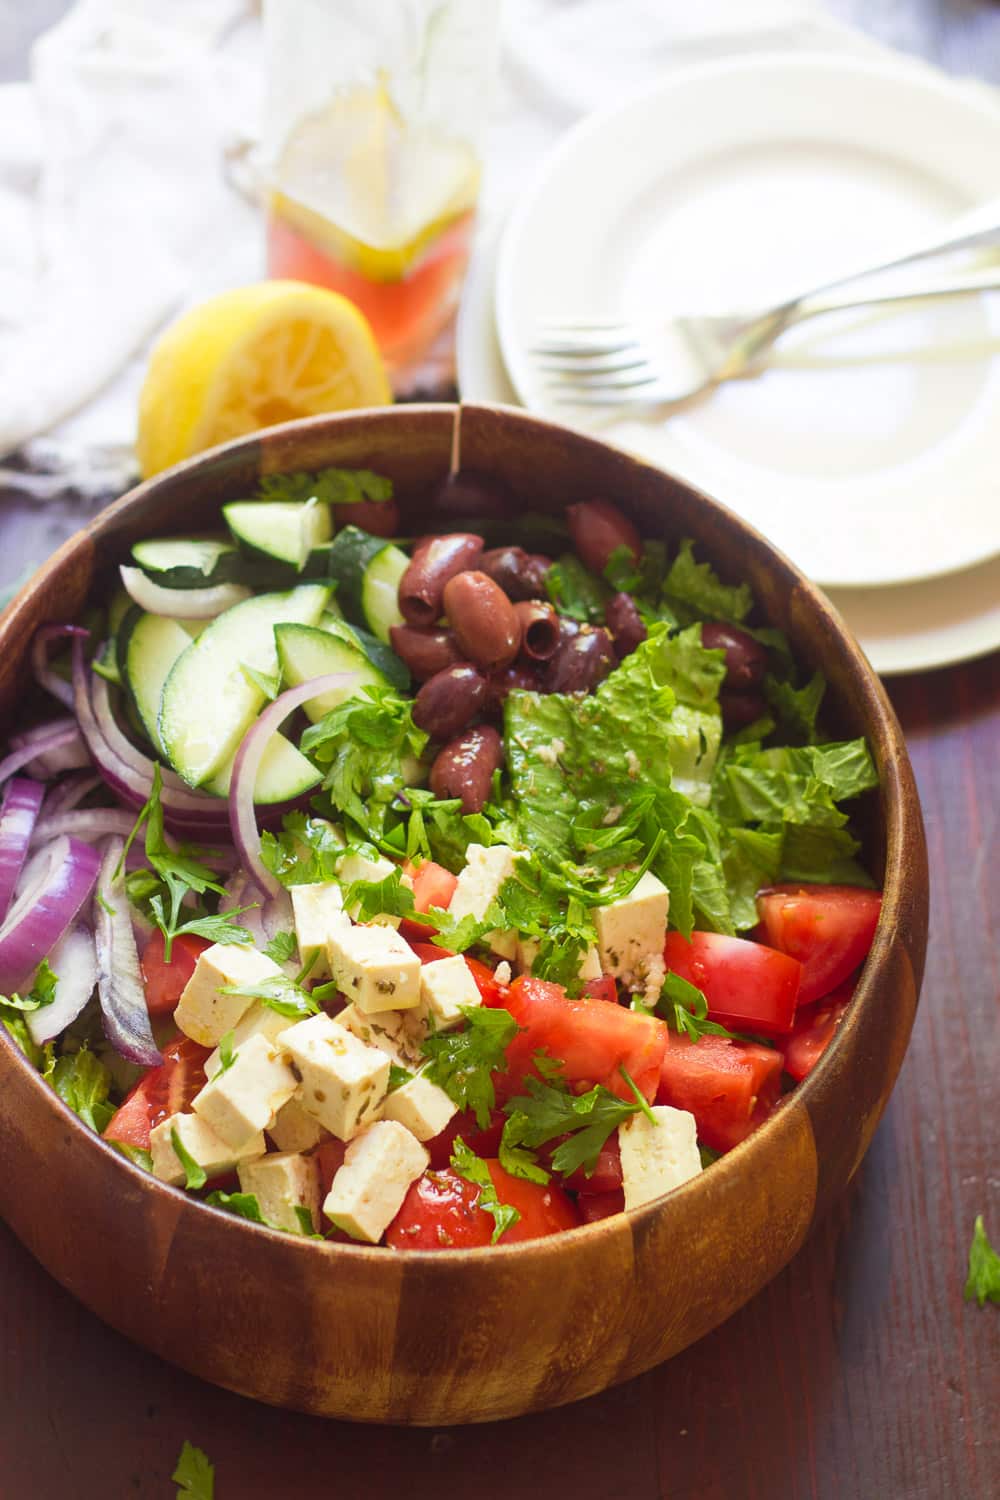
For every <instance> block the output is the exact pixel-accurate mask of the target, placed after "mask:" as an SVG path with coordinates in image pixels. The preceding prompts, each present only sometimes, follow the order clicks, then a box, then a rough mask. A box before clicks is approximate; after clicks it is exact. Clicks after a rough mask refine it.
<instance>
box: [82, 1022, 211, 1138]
mask: <svg viewBox="0 0 1000 1500" xmlns="http://www.w3.org/2000/svg"><path fill="white" fill-rule="evenodd" d="M207 1056H208V1048H207V1047H199V1046H198V1043H197V1042H192V1041H190V1040H189V1038H188V1037H176V1038H175V1039H174V1040H173V1041H172V1042H170V1043H168V1045H167V1046H166V1047H164V1048H163V1061H162V1062H161V1063H158V1064H157V1066H156V1067H155V1068H150V1069H149V1070H148V1072H146V1073H144V1074H143V1075H142V1077H141V1078H140V1079H139V1082H138V1083H137V1084H135V1085H134V1086H133V1087H132V1089H131V1090H130V1091H129V1093H128V1094H127V1096H126V1098H125V1102H124V1103H123V1104H122V1105H121V1107H120V1108H119V1109H118V1110H116V1112H115V1113H114V1114H113V1115H112V1117H111V1120H110V1121H109V1123H108V1128H107V1130H105V1132H104V1135H105V1138H106V1139H107V1140H112V1141H123V1142H124V1143H125V1144H126V1145H128V1146H141V1147H142V1148H143V1150H145V1151H148V1150H149V1133H150V1131H151V1130H152V1129H154V1127H155V1126H157V1125H159V1124H160V1123H161V1121H163V1120H165V1119H166V1118H167V1117H168V1115H176V1114H179V1113H183V1112H184V1111H185V1110H187V1109H190V1107H191V1100H192V1099H193V1098H194V1096H195V1094H197V1093H198V1092H199V1091H200V1090H201V1089H202V1088H203V1087H204V1084H205V1059H206V1058H207Z"/></svg>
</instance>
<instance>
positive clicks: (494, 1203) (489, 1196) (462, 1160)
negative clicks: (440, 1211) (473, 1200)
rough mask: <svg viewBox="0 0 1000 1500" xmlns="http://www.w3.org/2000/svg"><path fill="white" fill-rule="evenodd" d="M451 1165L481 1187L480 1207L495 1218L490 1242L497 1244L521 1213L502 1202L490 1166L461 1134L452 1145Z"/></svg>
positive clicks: (461, 1174) (468, 1180) (459, 1173)
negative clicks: (468, 1144)
mask: <svg viewBox="0 0 1000 1500" xmlns="http://www.w3.org/2000/svg"><path fill="white" fill-rule="evenodd" d="M451 1165H452V1169H453V1171H455V1172H457V1173H458V1175H459V1177H464V1178H465V1181H466V1182H471V1183H473V1184H474V1185H475V1186H476V1187H478V1188H479V1207H480V1208H483V1209H485V1210H486V1212H487V1213H488V1214H490V1215H491V1217H492V1219H493V1223H494V1229H493V1233H492V1235H491V1236H490V1244H491V1245H495V1244H496V1242H497V1240H498V1239H499V1238H500V1236H501V1235H502V1234H503V1233H504V1232H505V1230H508V1229H510V1228H511V1226H512V1225H514V1224H516V1223H517V1222H518V1220H519V1219H520V1217H521V1215H520V1214H519V1213H518V1211H517V1209H516V1208H514V1206H513V1205H512V1204H510V1203H501V1202H500V1199H499V1198H498V1197H497V1190H496V1187H495V1186H494V1183H493V1178H492V1177H491V1176H490V1169H489V1167H488V1166H487V1165H486V1163H485V1162H484V1161H483V1159H482V1157H480V1156H477V1155H476V1153H475V1152H474V1151H473V1150H472V1149H471V1148H470V1147H469V1146H467V1145H466V1144H465V1142H464V1141H463V1140H462V1138H461V1136H459V1137H458V1138H457V1139H456V1141H455V1144H454V1146H453V1147H452V1153H451Z"/></svg>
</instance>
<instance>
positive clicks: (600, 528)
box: [566, 500, 642, 574]
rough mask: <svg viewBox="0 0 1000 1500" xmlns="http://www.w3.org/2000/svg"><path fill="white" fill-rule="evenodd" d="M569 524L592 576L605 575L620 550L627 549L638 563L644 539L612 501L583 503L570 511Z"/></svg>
mask: <svg viewBox="0 0 1000 1500" xmlns="http://www.w3.org/2000/svg"><path fill="white" fill-rule="evenodd" d="M566 520H567V521H568V522H569V534H570V536H571V537H572V538H573V546H574V547H575V548H576V552H577V556H578V557H579V558H580V561H581V562H582V563H584V564H585V565H586V566H587V567H588V568H590V570H591V572H593V573H601V574H603V572H604V569H605V567H606V566H607V562H608V558H609V557H610V556H611V554H612V552H616V551H617V550H618V548H619V547H627V548H628V550H629V551H630V552H631V554H632V556H633V557H634V558H635V560H636V562H638V560H639V553H640V551H641V549H642V538H641V537H640V536H639V533H638V531H637V530H636V528H635V525H634V524H633V522H631V521H630V520H629V518H628V516H626V515H625V514H624V512H623V511H620V510H619V509H618V507H617V505H612V504H611V503H610V501H608V500H581V501H580V503H579V504H578V505H570V506H569V507H568V508H567V511H566Z"/></svg>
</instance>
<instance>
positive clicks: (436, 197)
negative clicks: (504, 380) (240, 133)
mask: <svg viewBox="0 0 1000 1500" xmlns="http://www.w3.org/2000/svg"><path fill="white" fill-rule="evenodd" d="M498 9H499V0H265V5H264V20H265V40H266V48H267V106H266V118H265V170H266V172H267V182H268V193H267V204H268V208H267V220H268V222H267V236H268V270H269V273H270V275H271V276H273V277H290V278H292V279H294V280H299V281H310V282H316V283H317V284H319V285H320V286H325V287H331V288H332V289H333V290H334V291H337V292H341V293H343V295H344V296H346V297H349V298H350V300H351V301H352V302H354V303H355V304H356V305H357V306H358V307H359V308H360V309H361V311H362V312H363V313H364V314H365V316H366V317H367V319H368V320H369V322H370V323H371V326H372V329H373V332H374V334H375V338H376V340H377V342H378V344H379V347H380V349H381V351H382V354H383V356H384V358H385V360H386V363H387V365H388V366H389V369H390V371H391V372H392V373H393V375H398V374H399V372H400V371H402V370H404V369H405V368H407V367H412V366H413V365H414V364H415V362H417V361H418V360H419V359H420V357H421V356H422V355H423V354H424V353H425V352H426V351H427V349H428V348H429V346H430V345H431V344H432V342H433V341H434V339H435V338H436V336H437V335H438V334H439V333H440V332H441V330H442V328H443V327H444V326H445V324H446V323H447V322H448V320H449V318H450V317H451V314H452V313H453V311H454V309H455V306H456V304H457V301H458V296H459V293H460V290H461V283H462V277H463V274H464V272H465V267H466V264H467V261H468V257H469V250H470V242H471V237H472V230H473V223H474V218H475V211H476V202H477V198H478V195H479V186H480V176H481V158H480V152H481V144H482V137H483V132H484V128H485V125H486V111H487V103H488V94H489V85H490V81H491V76H492V71H493V66H494V62H495V53H496V34H497V19H498Z"/></svg>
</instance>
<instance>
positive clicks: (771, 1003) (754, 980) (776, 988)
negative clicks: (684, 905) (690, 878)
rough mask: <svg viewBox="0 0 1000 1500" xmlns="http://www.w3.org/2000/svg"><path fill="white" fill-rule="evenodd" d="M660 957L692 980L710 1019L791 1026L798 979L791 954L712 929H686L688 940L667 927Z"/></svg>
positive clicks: (744, 1025) (753, 1026)
mask: <svg viewBox="0 0 1000 1500" xmlns="http://www.w3.org/2000/svg"><path fill="white" fill-rule="evenodd" d="M663 961H664V963H665V964H666V966H667V968H668V969H669V970H672V971H673V972H674V973H675V974H679V975H680V976H681V978H682V979H686V980H688V982H689V983H690V984H695V985H697V986H698V988H699V989H700V990H701V991H702V993H703V994H704V996H705V999H706V1000H707V1001H708V1014H709V1016H710V1018H711V1019H712V1020H713V1021H719V1022H720V1023H721V1024H722V1025H723V1026H728V1027H729V1028H730V1029H731V1030H737V1031H759V1032H763V1033H764V1035H765V1036H781V1035H783V1034H785V1033H787V1032H789V1031H791V1029H792V1026H793V1024H794V1022H795V1006H796V1003H797V1001H798V996H799V985H800V983H801V980H802V966H801V964H800V963H799V962H798V960H797V959H794V958H789V957H788V955H787V954H785V953H777V952H776V951H775V950H774V949H773V948H764V947H762V946H761V944H760V943H749V942H747V940H746V938H737V937H725V936H723V935H722V934H721V933H718V932H692V934H691V940H690V942H689V941H688V940H687V938H684V937H682V936H681V934H680V933H679V932H668V933H667V941H666V943H665V944H664V947H663Z"/></svg>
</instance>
